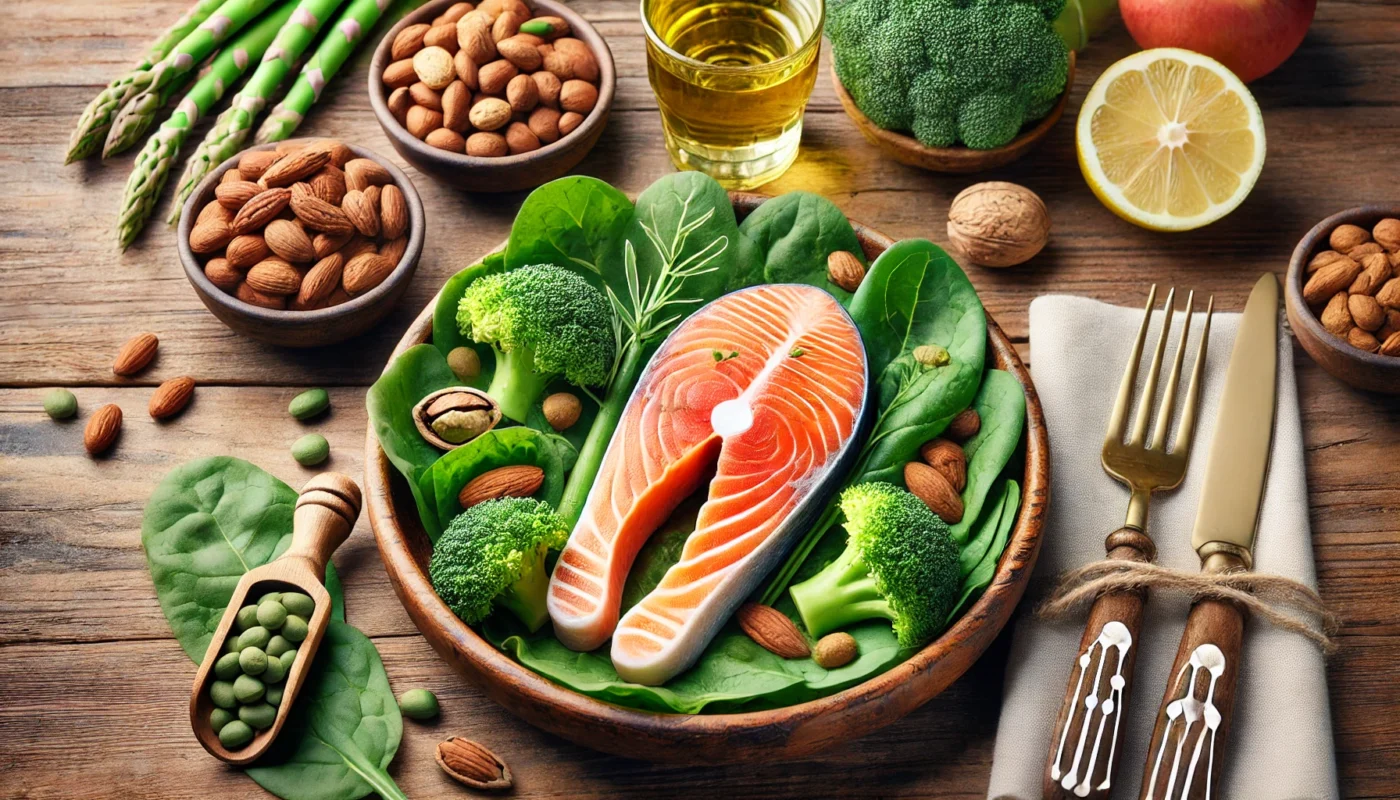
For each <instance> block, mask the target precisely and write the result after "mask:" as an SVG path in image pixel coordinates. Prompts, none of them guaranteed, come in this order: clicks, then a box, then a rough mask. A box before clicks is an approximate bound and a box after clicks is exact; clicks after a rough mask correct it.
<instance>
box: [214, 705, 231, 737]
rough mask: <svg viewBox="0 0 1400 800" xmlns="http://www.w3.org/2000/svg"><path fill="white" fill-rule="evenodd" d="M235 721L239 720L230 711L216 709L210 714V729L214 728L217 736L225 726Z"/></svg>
mask: <svg viewBox="0 0 1400 800" xmlns="http://www.w3.org/2000/svg"><path fill="white" fill-rule="evenodd" d="M235 719H237V717H235V716H234V715H233V713H232V712H231V711H229V710H228V709H226V708H216V709H214V710H213V711H211V712H209V727H211V728H213V729H214V733H216V734H217V733H218V732H219V731H222V730H223V729H224V726H225V725H227V724H229V723H230V722H233V721H234V720H235Z"/></svg>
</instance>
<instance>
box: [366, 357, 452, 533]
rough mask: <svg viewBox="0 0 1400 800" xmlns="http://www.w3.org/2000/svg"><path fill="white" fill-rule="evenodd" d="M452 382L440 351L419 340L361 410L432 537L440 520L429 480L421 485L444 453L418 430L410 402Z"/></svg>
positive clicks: (438, 529)
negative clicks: (400, 475) (403, 479)
mask: <svg viewBox="0 0 1400 800" xmlns="http://www.w3.org/2000/svg"><path fill="white" fill-rule="evenodd" d="M456 385H458V383H457V376H456V375H454V374H452V368H451V367H449V366H447V357H446V356H444V355H443V354H442V351H441V350H438V349H437V348H436V347H434V346H432V345H430V344H420V345H415V346H413V347H410V348H409V349H407V350H405V351H404V352H403V354H402V355H400V356H399V357H398V358H396V359H394V363H392V364H390V365H389V368H388V369H386V370H384V374H383V375H380V376H379V380H377V381H375V382H374V385H373V386H371V387H369V393H368V394H366V395H365V409H366V410H367V411H368V412H369V421H370V425H371V427H373V428H374V435H375V436H376V437H377V438H378V439H379V446H380V447H382V448H384V454H385V455H387V456H388V457H389V461H390V462H392V463H393V465H394V466H395V467H397V468H398V470H399V472H400V473H402V474H403V476H404V477H405V478H407V479H408V488H409V489H410V490H411V491H412V492H413V500H414V502H415V503H416V504H417V506H418V516H419V518H420V519H421V520H422V522H423V529H424V530H427V531H431V532H433V534H432V535H433V536H436V535H437V533H440V532H441V531H442V523H440V522H439V520H438V518H437V508H436V503H435V502H434V500H433V495H432V493H431V488H430V484H427V485H425V484H424V478H425V476H426V475H427V473H428V470H429V469H431V468H432V466H433V464H434V463H436V462H437V460H438V458H439V457H441V455H442V453H441V451H439V450H438V449H437V448H436V447H433V446H432V445H430V444H428V443H427V441H425V440H424V439H423V436H422V434H420V433H419V432H418V426H417V425H415V424H414V422H413V407H414V406H415V405H417V404H418V401H419V400H422V399H423V398H424V397H427V396H428V395H430V394H432V393H433V392H436V391H437V390H439V389H446V388H447V387H449V386H456Z"/></svg>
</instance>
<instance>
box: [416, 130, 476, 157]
mask: <svg viewBox="0 0 1400 800" xmlns="http://www.w3.org/2000/svg"><path fill="white" fill-rule="evenodd" d="M423 141H424V142H425V143H427V144H428V146H429V147H436V148H437V149H439V150H446V151H447V152H449V153H463V152H466V149H467V140H466V139H463V138H462V134H460V133H458V132H456V131H454V130H452V129H451V128H438V129H437V130H435V131H430V132H429V133H428V135H427V136H424V137H423Z"/></svg>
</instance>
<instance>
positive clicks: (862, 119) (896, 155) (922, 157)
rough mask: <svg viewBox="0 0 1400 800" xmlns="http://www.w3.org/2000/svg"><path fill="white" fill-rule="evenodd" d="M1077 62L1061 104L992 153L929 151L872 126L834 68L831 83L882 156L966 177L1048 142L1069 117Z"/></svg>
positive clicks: (902, 136)
mask: <svg viewBox="0 0 1400 800" xmlns="http://www.w3.org/2000/svg"><path fill="white" fill-rule="evenodd" d="M1074 61H1075V56H1074V51H1073V50H1071V51H1070V54H1069V75H1068V76H1067V77H1066V78H1065V93H1064V94H1062V95H1060V102H1058V103H1056V104H1055V107H1054V108H1052V109H1051V110H1050V113H1049V114H1048V115H1047V116H1046V117H1045V118H1044V119H1042V120H1040V121H1039V122H1037V123H1036V124H1035V126H1034V127H1031V128H1028V129H1026V130H1024V131H1022V132H1021V135H1020V136H1017V137H1016V138H1015V139H1012V140H1011V141H1010V142H1007V143H1006V144H1004V145H1002V146H1001V147H997V148H993V149H991V150H974V149H972V148H971V147H962V146H958V147H926V146H924V145H923V144H920V143H919V140H918V139H915V138H914V137H912V136H908V135H905V134H903V133H896V132H895V131H887V130H885V129H884V128H881V127H879V126H878V125H876V124H875V123H873V122H871V121H870V118H869V117H867V116H865V114H864V113H862V112H861V110H860V109H859V108H856V101H855V100H853V99H851V96H850V94H848V93H847V92H846V87H845V86H843V85H841V79H840V78H838V77H837V76H836V67H835V66H834V65H833V66H832V68H831V82H832V84H833V85H835V87H836V96H837V97H838V98H840V99H841V106H842V107H843V108H845V109H846V114H847V115H849V116H850V118H851V119H853V120H855V123H856V127H857V128H859V129H860V132H861V135H863V136H864V137H865V138H866V140H867V141H869V142H870V143H871V144H873V145H875V146H876V147H878V148H880V152H882V153H884V154H885V155H887V156H889V157H890V158H892V159H894V160H895V161H898V162H899V163H901V164H908V165H909V166H911V167H919V168H921V169H926V170H931V171H933V172H950V173H955V174H966V173H969V172H982V171H983V170H988V169H995V168H997V167H1001V166H1005V165H1007V164H1010V163H1011V162H1012V161H1015V160H1016V159H1018V158H1020V157H1021V156H1023V155H1025V154H1026V153H1029V152H1030V151H1031V149H1032V148H1034V147H1035V146H1036V145H1037V144H1040V140H1041V139H1044V138H1045V135H1046V134H1047V133H1049V132H1050V129H1051V128H1053V127H1055V123H1056V122H1059V121H1060V117H1061V116H1063V115H1064V113H1065V106H1066V105H1068V104H1069V94H1070V90H1071V89H1073V88H1074Z"/></svg>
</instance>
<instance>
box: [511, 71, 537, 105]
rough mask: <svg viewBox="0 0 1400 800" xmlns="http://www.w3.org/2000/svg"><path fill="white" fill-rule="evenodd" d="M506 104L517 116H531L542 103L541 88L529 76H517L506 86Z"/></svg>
mask: <svg viewBox="0 0 1400 800" xmlns="http://www.w3.org/2000/svg"><path fill="white" fill-rule="evenodd" d="M506 102H508V103H510V108H511V111H514V112H515V113H516V114H517V115H520V114H529V113H530V112H531V111H534V110H535V106H537V105H539V102H540V87H539V86H538V85H537V84H536V83H535V79H534V78H531V77H530V76H529V75H516V76H515V77H514V78H511V79H510V83H508V84H506Z"/></svg>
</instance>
